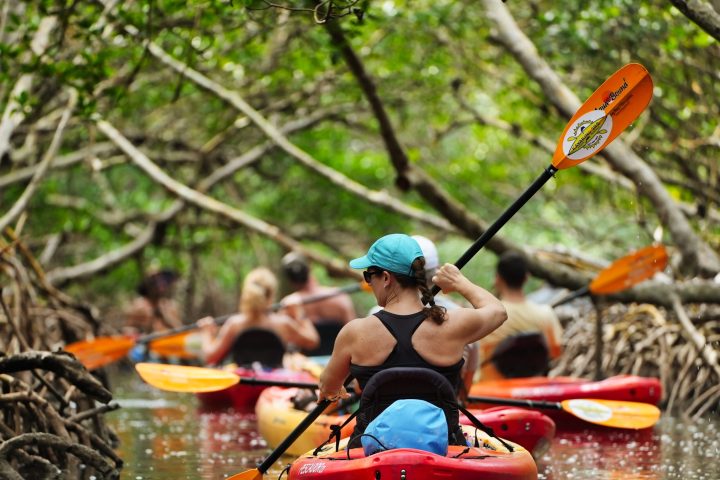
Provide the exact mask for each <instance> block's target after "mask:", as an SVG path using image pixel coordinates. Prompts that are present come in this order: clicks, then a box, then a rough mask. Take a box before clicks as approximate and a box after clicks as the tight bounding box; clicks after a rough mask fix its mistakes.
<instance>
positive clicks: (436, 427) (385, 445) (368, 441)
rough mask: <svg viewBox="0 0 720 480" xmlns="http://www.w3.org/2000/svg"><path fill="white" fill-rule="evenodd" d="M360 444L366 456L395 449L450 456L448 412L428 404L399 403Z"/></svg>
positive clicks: (375, 423)
mask: <svg viewBox="0 0 720 480" xmlns="http://www.w3.org/2000/svg"><path fill="white" fill-rule="evenodd" d="M360 442H361V443H362V446H363V451H364V452H365V455H372V454H373V453H377V452H381V451H383V450H392V449H394V448H415V449H418V450H424V451H426V452H432V453H435V454H437V455H443V456H444V455H447V452H448V425H447V419H446V417H445V412H443V410H442V408H440V407H436V406H435V405H433V404H432V403H429V402H426V401H424V400H417V399H404V400H396V401H395V402H393V403H392V405H390V406H389V407H387V408H386V409H385V410H384V411H383V412H382V413H381V414H380V415H378V416H377V417H375V419H374V420H373V421H372V422H370V424H369V425H368V426H367V428H366V429H365V432H364V433H363V434H362V437H361V438H360Z"/></svg>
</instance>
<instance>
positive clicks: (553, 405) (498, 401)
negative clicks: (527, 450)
mask: <svg viewBox="0 0 720 480" xmlns="http://www.w3.org/2000/svg"><path fill="white" fill-rule="evenodd" d="M467 401H468V402H471V403H490V404H493V405H510V406H514V407H527V408H542V409H546V410H563V406H562V403H560V402H544V401H538V400H520V399H516V398H496V397H468V399H467Z"/></svg>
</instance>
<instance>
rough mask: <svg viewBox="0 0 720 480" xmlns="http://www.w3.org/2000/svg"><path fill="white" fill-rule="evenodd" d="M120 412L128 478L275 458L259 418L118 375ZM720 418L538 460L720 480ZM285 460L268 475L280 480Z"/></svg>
mask: <svg viewBox="0 0 720 480" xmlns="http://www.w3.org/2000/svg"><path fill="white" fill-rule="evenodd" d="M112 379H113V381H112V384H113V387H114V392H115V399H116V400H117V401H118V402H119V403H120V405H121V406H122V408H121V409H119V410H117V411H115V412H112V413H110V414H108V420H109V422H110V423H111V425H112V426H113V427H114V428H115V430H116V432H117V433H118V436H119V437H120V441H121V444H120V446H119V449H118V450H119V454H120V456H121V457H122V458H123V459H124V460H125V468H124V469H123V473H122V477H121V478H122V479H124V480H144V479H221V478H225V477H228V476H230V475H233V474H235V473H239V472H242V471H244V470H248V469H251V468H254V467H255V466H256V465H257V463H258V462H259V461H261V460H262V458H263V457H264V456H265V455H266V454H267V453H268V450H267V448H266V445H265V442H264V441H263V440H262V438H261V437H259V436H258V434H257V432H256V431H255V418H254V416H253V415H252V414H239V413H232V412H224V413H202V412H199V411H198V409H197V404H196V402H195V398H194V396H193V395H192V394H175V393H167V392H160V391H158V390H156V389H153V388H152V387H149V386H147V385H145V384H144V383H143V382H142V381H141V380H139V378H138V377H137V376H136V375H134V374H133V373H132V372H126V373H124V374H118V375H113V378H112ZM719 434H720V418H718V417H714V416H712V417H707V418H704V419H702V421H699V422H688V421H683V420H681V419H679V418H674V417H668V416H664V417H663V418H662V419H661V421H660V422H659V423H658V424H657V425H656V426H655V428H653V429H652V430H645V431H642V432H628V431H617V430H616V431H609V430H587V431H578V432H572V433H561V434H559V435H558V436H557V437H556V438H555V440H554V441H553V445H552V447H551V448H550V450H549V451H548V453H546V454H545V455H544V456H543V457H542V458H541V459H539V461H538V470H539V472H540V475H539V478H540V479H541V480H564V479H573V480H585V479H593V480H641V479H642V480H669V479H693V480H717V479H720V438H719V437H720V435H719ZM291 460H292V459H290V458H285V459H282V460H281V461H280V462H278V464H277V465H276V468H274V469H272V470H271V471H270V472H268V475H266V478H277V475H278V474H279V473H280V471H281V469H282V466H283V465H285V464H287V463H288V462H290V461H291Z"/></svg>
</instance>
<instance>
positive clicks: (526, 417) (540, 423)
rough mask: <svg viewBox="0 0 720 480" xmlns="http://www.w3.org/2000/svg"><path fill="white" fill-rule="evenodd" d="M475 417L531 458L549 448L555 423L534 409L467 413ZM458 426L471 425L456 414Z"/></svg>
mask: <svg viewBox="0 0 720 480" xmlns="http://www.w3.org/2000/svg"><path fill="white" fill-rule="evenodd" d="M470 413H472V414H473V415H475V418H477V419H478V420H480V421H481V422H482V423H483V424H485V425H487V426H488V427H490V428H492V429H493V432H495V434H496V435H497V436H499V437H502V438H505V439H508V440H510V441H511V442H514V443H517V444H518V445H522V446H523V447H524V448H526V449H527V450H528V451H529V452H530V453H531V454H532V456H533V457H534V458H540V457H541V456H542V455H543V454H544V453H545V452H546V451H547V450H548V448H550V444H551V443H552V439H553V437H554V436H555V422H554V421H553V420H552V419H551V418H550V417H548V416H547V415H545V414H543V413H542V412H538V411H537V410H529V409H527V408H519V407H494V408H486V409H484V410H474V409H473V410H470ZM460 423H461V424H462V425H472V423H471V422H470V420H469V419H468V418H466V417H465V415H462V414H461V415H460Z"/></svg>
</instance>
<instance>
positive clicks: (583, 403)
mask: <svg viewBox="0 0 720 480" xmlns="http://www.w3.org/2000/svg"><path fill="white" fill-rule="evenodd" d="M468 401H469V402H473V403H489V404H493V405H513V406H517V407H527V408H540V409H549V410H562V411H564V412H567V413H569V414H570V415H572V416H574V417H577V418H579V419H581V420H584V421H586V422H589V423H594V424H596V425H603V426H605V427H612V428H627V429H632V430H640V429H643V428H649V427H652V426H653V425H655V424H656V423H657V421H658V419H659V418H660V409H659V408H657V407H656V406H655V405H650V404H649V403H641V402H623V401H619V400H599V399H588V398H576V399H572V400H563V401H562V402H543V401H536V400H521V399H518V398H496V397H468Z"/></svg>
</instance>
